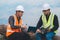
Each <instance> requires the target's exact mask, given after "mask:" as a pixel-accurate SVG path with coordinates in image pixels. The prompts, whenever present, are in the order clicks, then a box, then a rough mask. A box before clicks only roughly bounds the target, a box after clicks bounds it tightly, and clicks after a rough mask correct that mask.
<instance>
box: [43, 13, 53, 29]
mask: <svg viewBox="0 0 60 40" xmlns="http://www.w3.org/2000/svg"><path fill="white" fill-rule="evenodd" d="M42 21H43V27H44V28H47V27H49V26H50V28H49V29H52V28H53V27H54V25H53V21H54V14H52V13H51V14H50V16H49V19H48V21H47V20H46V16H45V15H44V14H43V15H42Z"/></svg>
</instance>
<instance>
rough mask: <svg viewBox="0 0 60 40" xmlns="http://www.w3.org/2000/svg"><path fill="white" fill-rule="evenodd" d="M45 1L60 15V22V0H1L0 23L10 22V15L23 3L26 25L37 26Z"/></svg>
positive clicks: (53, 11) (59, 17) (52, 10)
mask: <svg viewBox="0 0 60 40" xmlns="http://www.w3.org/2000/svg"><path fill="white" fill-rule="evenodd" d="M45 3H48V4H50V6H51V12H52V13H54V14H56V15H57V16H58V19H59V23H60V16H59V15H60V0H0V24H8V18H9V16H11V15H13V14H15V11H16V7H17V6H18V5H22V6H24V10H25V11H24V15H23V17H22V19H23V22H24V25H25V24H27V25H28V26H36V25H37V23H38V20H39V18H40V16H41V14H42V10H41V9H42V6H43V4H45ZM59 30H60V29H59Z"/></svg>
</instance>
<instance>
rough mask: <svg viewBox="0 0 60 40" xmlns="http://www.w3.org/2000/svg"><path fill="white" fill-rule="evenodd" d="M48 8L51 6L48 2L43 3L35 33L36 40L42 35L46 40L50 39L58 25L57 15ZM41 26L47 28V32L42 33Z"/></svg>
mask: <svg viewBox="0 0 60 40" xmlns="http://www.w3.org/2000/svg"><path fill="white" fill-rule="evenodd" d="M50 9H51V8H50V5H49V4H44V5H43V9H42V12H43V14H42V15H41V17H40V19H39V21H38V24H37V32H38V33H37V34H36V40H42V36H44V37H45V38H46V40H52V39H53V37H54V35H55V34H56V30H57V29H58V27H59V23H58V17H57V16H56V15H54V14H53V13H52V12H51V11H50ZM49 26H50V27H49ZM42 27H43V28H44V29H46V28H47V32H46V33H44V34H42V30H41V28H42ZM48 27H49V28H48Z"/></svg>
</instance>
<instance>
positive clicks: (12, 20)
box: [8, 16, 20, 29]
mask: <svg viewBox="0 0 60 40" xmlns="http://www.w3.org/2000/svg"><path fill="white" fill-rule="evenodd" d="M19 20H20V18H18V22H19ZM14 21H15V20H14V17H13V16H10V17H9V19H8V22H9V24H10V26H11V28H14V29H17V28H19V27H18V26H15V25H14Z"/></svg>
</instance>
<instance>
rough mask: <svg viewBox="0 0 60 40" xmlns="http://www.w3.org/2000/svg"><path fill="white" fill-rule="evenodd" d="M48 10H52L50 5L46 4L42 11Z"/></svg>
mask: <svg viewBox="0 0 60 40" xmlns="http://www.w3.org/2000/svg"><path fill="white" fill-rule="evenodd" d="M48 9H50V5H49V4H44V5H43V8H42V10H48Z"/></svg>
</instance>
